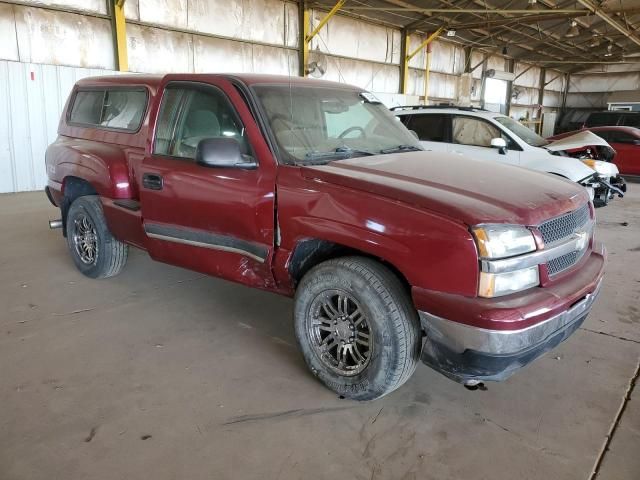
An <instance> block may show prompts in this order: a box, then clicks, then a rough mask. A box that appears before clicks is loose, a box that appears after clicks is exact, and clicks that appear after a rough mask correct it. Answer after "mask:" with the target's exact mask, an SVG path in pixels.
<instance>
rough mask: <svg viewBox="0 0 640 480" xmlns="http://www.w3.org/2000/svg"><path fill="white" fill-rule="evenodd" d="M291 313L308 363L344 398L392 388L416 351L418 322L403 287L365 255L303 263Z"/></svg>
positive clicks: (406, 374)
mask: <svg viewBox="0 0 640 480" xmlns="http://www.w3.org/2000/svg"><path fill="white" fill-rule="evenodd" d="M294 321H295V331H296V337H297V339H298V343H299V345H300V348H301V350H302V353H303V355H304V358H305V360H306V362H307V365H308V366H309V368H310V369H311V371H312V372H313V373H314V375H316V376H317V377H318V378H319V379H320V380H321V381H322V382H323V383H324V384H325V385H326V386H327V387H328V388H330V389H331V390H333V391H334V392H336V393H337V394H338V395H340V396H343V397H346V398H351V399H354V400H373V399H376V398H380V397H382V396H384V395H386V394H388V393H390V392H392V391H393V390H395V389H397V388H398V387H400V386H401V385H402V384H403V383H405V382H406V381H407V380H408V379H409V377H410V376H411V374H412V373H413V371H414V370H415V368H416V365H417V363H418V359H419V357H420V345H421V334H420V322H419V320H418V315H417V312H416V310H415V309H414V307H413V304H412V302H411V299H410V297H409V295H408V293H407V291H406V289H405V288H403V285H402V284H401V282H400V280H399V279H398V277H397V276H396V275H395V274H394V273H393V272H391V271H390V270H389V269H388V268H387V267H385V266H384V265H382V264H380V263H379V262H376V261H375V260H372V259H369V258H362V257H343V258H337V259H334V260H329V261H327V262H324V263H321V264H320V265H318V266H316V267H314V268H313V269H312V270H311V271H309V272H308V273H307V274H306V275H305V276H304V278H303V279H302V281H301V282H300V284H299V286H298V289H297V291H296V297H295V308H294Z"/></svg>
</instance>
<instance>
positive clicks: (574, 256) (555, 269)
mask: <svg viewBox="0 0 640 480" xmlns="http://www.w3.org/2000/svg"><path fill="white" fill-rule="evenodd" d="M577 261H578V252H569V253H567V254H566V255H562V256H560V257H558V258H554V259H553V260H551V261H549V262H548V263H547V270H549V275H555V274H556V273H560V272H562V271H563V270H566V269H567V268H569V267H570V266H572V265H575V263H576V262H577Z"/></svg>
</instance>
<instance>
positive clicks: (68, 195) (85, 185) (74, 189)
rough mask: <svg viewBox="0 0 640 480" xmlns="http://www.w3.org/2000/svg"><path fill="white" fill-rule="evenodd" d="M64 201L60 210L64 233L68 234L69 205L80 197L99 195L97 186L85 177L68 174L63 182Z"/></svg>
mask: <svg viewBox="0 0 640 480" xmlns="http://www.w3.org/2000/svg"><path fill="white" fill-rule="evenodd" d="M62 193H63V196H62V203H61V205H60V212H61V214H62V234H63V235H64V236H65V237H66V236H67V216H68V214H69V207H71V204H72V203H73V202H74V200H76V199H77V198H79V197H84V196H87V195H98V192H97V190H96V189H95V187H94V186H93V185H92V184H91V183H90V182H89V181H87V180H85V179H84V178H80V177H76V176H73V175H68V176H66V177H65V178H64V180H63V182H62Z"/></svg>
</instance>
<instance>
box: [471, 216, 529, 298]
mask: <svg viewBox="0 0 640 480" xmlns="http://www.w3.org/2000/svg"><path fill="white" fill-rule="evenodd" d="M472 231H473V235H474V237H475V239H476V244H477V246H478V253H479V256H480V258H481V260H483V262H482V263H483V264H484V263H489V264H491V263H493V261H494V260H500V259H504V258H509V257H514V256H517V255H522V254H525V253H530V252H535V251H536V241H535V239H534V237H533V234H532V233H531V231H530V230H529V229H528V228H526V227H523V226H520V225H479V226H477V227H474V228H473V229H472ZM482 270H483V271H481V272H480V281H479V283H478V295H479V296H481V297H485V298H492V297H500V296H502V295H508V294H510V293H515V292H519V291H522V290H526V289H527V288H531V287H535V286H537V285H539V284H540V278H539V275H538V266H537V265H536V266H533V267H527V268H522V269H518V270H512V271H509V272H500V273H492V272H491V271H484V270H485V268H484V267H483V268H482Z"/></svg>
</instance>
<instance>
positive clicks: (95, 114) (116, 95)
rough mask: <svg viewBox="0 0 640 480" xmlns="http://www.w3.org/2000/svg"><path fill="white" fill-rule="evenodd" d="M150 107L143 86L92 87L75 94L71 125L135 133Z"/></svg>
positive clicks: (70, 116)
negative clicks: (133, 87) (129, 87)
mask: <svg viewBox="0 0 640 480" xmlns="http://www.w3.org/2000/svg"><path fill="white" fill-rule="evenodd" d="M146 108H147V92H146V90H144V89H126V88H117V89H116V88H114V89H91V90H78V92H77V93H76V95H75V97H74V100H73V105H72V107H71V112H70V114H69V120H68V123H69V124H72V125H73V124H75V125H82V126H91V127H99V128H107V129H114V130H124V131H128V132H135V131H137V130H138V129H139V128H140V124H141V123H142V117H143V116H144V112H145V110H146Z"/></svg>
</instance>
